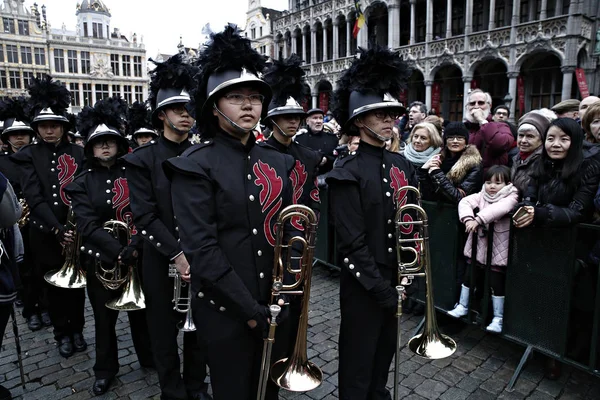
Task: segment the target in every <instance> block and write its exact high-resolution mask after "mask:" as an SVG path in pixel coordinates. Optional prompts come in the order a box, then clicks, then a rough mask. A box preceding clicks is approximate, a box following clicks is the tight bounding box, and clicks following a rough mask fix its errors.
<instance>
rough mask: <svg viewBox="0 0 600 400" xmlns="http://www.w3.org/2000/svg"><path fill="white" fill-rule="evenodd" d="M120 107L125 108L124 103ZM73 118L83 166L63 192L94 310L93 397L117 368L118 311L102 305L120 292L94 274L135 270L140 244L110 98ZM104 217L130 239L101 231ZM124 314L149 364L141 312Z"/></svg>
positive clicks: (143, 362)
mask: <svg viewBox="0 0 600 400" xmlns="http://www.w3.org/2000/svg"><path fill="white" fill-rule="evenodd" d="M124 106H125V107H126V105H125V104H124ZM79 117H80V124H79V125H80V132H83V134H84V135H85V136H86V137H87V141H86V144H85V147H84V153H85V156H86V160H87V166H88V167H89V168H88V169H86V170H84V171H83V172H82V173H81V174H79V175H78V176H77V177H76V178H75V181H74V182H72V183H71V184H69V185H68V186H67V187H66V188H65V192H66V193H67V194H68V195H69V196H70V197H71V202H72V203H71V204H72V205H73V210H74V212H75V216H76V219H77V229H78V231H79V234H80V235H81V237H82V246H81V249H80V250H81V257H82V267H85V268H86V270H87V291H88V296H89V299H90V303H91V305H92V309H93V310H94V322H95V336H96V363H95V365H94V373H95V375H96V381H95V382H94V385H93V386H92V392H93V393H94V394H95V395H96V396H99V395H101V394H104V393H105V392H106V391H107V390H108V387H109V386H110V383H111V381H112V379H113V378H114V377H115V375H116V374H117V372H118V371H119V360H118V348H117V336H116V333H115V324H116V322H117V317H118V314H119V312H118V311H116V310H114V309H109V308H108V307H107V306H106V304H107V303H108V302H109V301H112V300H115V299H116V298H118V297H119V296H120V295H121V292H122V290H109V289H108V288H107V286H106V285H103V284H102V282H101V281H100V280H99V279H98V278H97V277H96V273H100V276H102V277H104V279H118V278H116V277H115V276H114V275H112V274H103V273H102V272H101V268H104V269H105V270H112V269H114V268H115V266H116V264H117V263H118V264H119V266H118V267H117V268H118V269H119V270H120V278H125V277H127V274H128V272H129V270H128V266H130V265H133V266H134V268H138V265H137V263H138V254H139V252H140V251H141V244H142V243H141V238H140V235H139V233H138V232H137V228H136V227H135V225H134V224H133V215H132V213H131V210H130V207H129V187H128V184H127V179H126V178H125V163H124V162H123V161H122V160H118V157H119V156H122V155H125V154H127V153H128V151H129V143H128V142H127V139H125V137H123V135H122V134H121V133H120V132H119V128H118V126H119V125H120V124H119V123H120V121H119V119H118V113H115V112H113V109H112V108H111V107H110V102H109V101H107V100H106V99H105V100H100V101H99V102H97V103H96V105H95V106H94V108H90V107H86V108H84V109H83V111H82V112H81V113H80V115H79ZM109 221H118V222H120V223H123V224H125V225H124V226H126V227H127V229H128V230H129V235H131V240H130V241H129V242H128V241H127V240H126V239H127V236H128V235H127V233H126V232H123V231H121V233H120V237H121V238H122V240H121V241H119V239H118V238H116V237H115V236H114V235H111V233H109V231H107V230H106V229H104V228H103V226H104V224H105V223H106V222H109ZM97 264H99V265H97ZM136 274H137V272H136ZM126 283H127V282H125V283H123V284H122V285H121V287H123V286H125V285H126ZM127 305H128V306H132V305H131V304H127ZM128 314H129V315H128V317H129V323H130V326H131V336H132V338H133V345H134V347H135V350H136V353H137V355H138V360H139V362H140V365H141V366H142V367H153V366H154V362H153V360H152V351H151V348H150V339H149V335H148V327H147V325H146V311H145V310H135V311H130V312H129V313H128Z"/></svg>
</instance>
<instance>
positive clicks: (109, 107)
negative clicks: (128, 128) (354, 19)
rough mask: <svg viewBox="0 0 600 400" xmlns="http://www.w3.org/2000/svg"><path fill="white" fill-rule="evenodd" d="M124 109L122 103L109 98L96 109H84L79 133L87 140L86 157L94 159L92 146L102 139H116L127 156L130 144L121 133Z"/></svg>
mask: <svg viewBox="0 0 600 400" xmlns="http://www.w3.org/2000/svg"><path fill="white" fill-rule="evenodd" d="M122 107H123V104H122V103H121V102H120V101H115V99H113V98H111V97H109V98H104V99H102V100H100V101H97V102H96V104H94V107H89V106H86V107H84V108H83V110H82V111H81V112H80V113H79V115H78V116H77V122H78V124H77V125H78V128H79V133H80V134H81V135H82V136H84V137H85V138H86V140H85V147H84V153H85V155H86V157H93V150H92V146H93V145H94V143H95V142H96V141H98V140H100V139H103V140H106V139H116V140H117V144H118V147H119V149H120V150H121V153H123V154H125V152H126V150H127V149H128V148H129V142H127V139H126V138H125V137H124V136H123V134H122V132H121V127H122V123H123V119H122V113H123V110H122ZM123 154H120V155H123Z"/></svg>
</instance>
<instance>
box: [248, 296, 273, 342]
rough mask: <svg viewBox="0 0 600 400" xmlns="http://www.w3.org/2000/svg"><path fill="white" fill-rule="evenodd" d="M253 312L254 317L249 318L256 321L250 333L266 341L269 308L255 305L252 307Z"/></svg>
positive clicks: (269, 314) (269, 316)
mask: <svg viewBox="0 0 600 400" xmlns="http://www.w3.org/2000/svg"><path fill="white" fill-rule="evenodd" d="M254 311H255V313H254V315H253V316H252V318H250V319H253V320H255V321H256V326H255V327H254V328H252V333H253V334H254V335H255V336H256V337H258V338H260V339H266V338H267V337H268V336H269V325H270V324H269V321H268V319H269V318H271V313H270V311H269V307H267V306H262V305H260V304H257V305H256V306H255V307H254Z"/></svg>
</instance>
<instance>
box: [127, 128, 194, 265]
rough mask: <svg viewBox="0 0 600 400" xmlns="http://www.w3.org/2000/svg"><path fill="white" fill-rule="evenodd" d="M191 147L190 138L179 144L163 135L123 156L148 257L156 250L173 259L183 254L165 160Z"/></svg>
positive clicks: (132, 205) (134, 208) (136, 221)
mask: <svg viewBox="0 0 600 400" xmlns="http://www.w3.org/2000/svg"><path fill="white" fill-rule="evenodd" d="M190 146H191V144H190V141H189V140H185V141H183V142H182V143H175V142H172V141H170V140H168V139H166V138H165V137H163V136H160V137H159V138H158V139H155V140H151V141H150V142H148V143H146V144H145V145H143V146H140V147H138V148H137V149H135V150H134V151H133V153H129V154H127V155H125V156H124V157H123V158H122V159H123V160H124V161H125V163H126V165H127V170H126V176H127V182H128V183H129V188H130V190H131V211H132V212H133V221H134V222H135V226H136V227H137V229H139V230H140V232H141V234H142V238H144V239H145V243H146V245H145V246H144V258H145V259H146V258H147V257H153V254H156V253H159V254H161V255H163V256H165V257H168V258H169V259H173V258H174V257H176V256H177V255H178V254H179V253H181V247H180V245H179V241H178V237H179V236H178V234H177V230H176V226H175V220H174V214H173V206H172V202H171V182H169V180H168V179H167V177H166V176H165V174H164V172H163V168H162V163H163V162H164V161H165V160H167V159H169V158H171V157H177V156H178V155H180V154H181V153H183V152H184V151H185V150H186V149H187V148H189V147H190ZM148 250H150V251H148ZM165 268H166V266H165ZM166 274H167V271H166V270H165V276H166Z"/></svg>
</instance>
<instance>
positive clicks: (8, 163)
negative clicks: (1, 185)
mask: <svg viewBox="0 0 600 400" xmlns="http://www.w3.org/2000/svg"><path fill="white" fill-rule="evenodd" d="M12 154H14V153H13V151H12V150H7V151H2V152H0V172H2V174H3V175H4V176H5V177H6V178H8V181H9V182H10V184H11V185H12V187H13V190H14V191H15V194H16V195H17V197H18V198H20V199H21V198H23V190H22V189H21V176H20V169H19V168H18V167H17V166H16V165H15V164H14V163H13V161H12V160H11V159H10V156H11V155H12Z"/></svg>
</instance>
